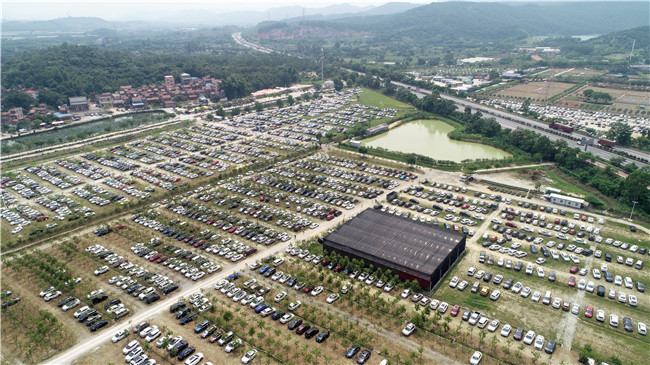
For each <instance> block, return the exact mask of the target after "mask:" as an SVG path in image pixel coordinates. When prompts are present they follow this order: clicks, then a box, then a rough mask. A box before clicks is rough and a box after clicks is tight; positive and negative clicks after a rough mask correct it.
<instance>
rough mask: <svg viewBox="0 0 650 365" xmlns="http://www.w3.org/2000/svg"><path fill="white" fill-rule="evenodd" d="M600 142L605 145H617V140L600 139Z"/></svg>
mask: <svg viewBox="0 0 650 365" xmlns="http://www.w3.org/2000/svg"><path fill="white" fill-rule="evenodd" d="M598 144H599V145H601V146H604V147H614V146H615V145H616V142H614V141H608V140H606V139H599V140H598Z"/></svg>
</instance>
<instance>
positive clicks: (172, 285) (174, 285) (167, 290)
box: [162, 284, 178, 294]
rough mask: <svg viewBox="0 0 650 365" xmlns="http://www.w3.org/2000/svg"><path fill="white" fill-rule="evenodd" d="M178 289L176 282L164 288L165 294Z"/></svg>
mask: <svg viewBox="0 0 650 365" xmlns="http://www.w3.org/2000/svg"><path fill="white" fill-rule="evenodd" d="M176 289H178V285H176V284H169V285H167V286H166V287H164V288H163V289H162V292H163V294H169V293H171V292H173V291H174V290H176Z"/></svg>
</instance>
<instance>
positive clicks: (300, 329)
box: [296, 323, 311, 335]
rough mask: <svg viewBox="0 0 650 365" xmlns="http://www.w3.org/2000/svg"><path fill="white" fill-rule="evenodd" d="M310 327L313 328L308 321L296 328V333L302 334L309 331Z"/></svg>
mask: <svg viewBox="0 0 650 365" xmlns="http://www.w3.org/2000/svg"><path fill="white" fill-rule="evenodd" d="M310 328H311V326H310V325H308V324H307V323H304V324H301V325H300V326H298V328H297V329H296V334H299V335H302V334H303V333H305V332H307V331H308V330H309V329H310Z"/></svg>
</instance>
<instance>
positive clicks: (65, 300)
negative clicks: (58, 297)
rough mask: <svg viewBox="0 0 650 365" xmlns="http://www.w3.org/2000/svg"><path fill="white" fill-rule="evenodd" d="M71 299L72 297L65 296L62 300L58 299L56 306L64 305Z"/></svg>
mask: <svg viewBox="0 0 650 365" xmlns="http://www.w3.org/2000/svg"><path fill="white" fill-rule="evenodd" d="M73 300H74V297H67V298H65V299H63V300H62V301H60V302H59V304H57V305H56V306H57V307H59V308H61V307H63V306H64V305H66V304H67V303H68V302H71V301H73Z"/></svg>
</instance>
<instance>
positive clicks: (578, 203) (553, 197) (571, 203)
mask: <svg viewBox="0 0 650 365" xmlns="http://www.w3.org/2000/svg"><path fill="white" fill-rule="evenodd" d="M547 197H548V199H549V201H550V202H551V203H553V204H559V205H565V206H567V207H571V208H578V209H580V208H582V207H583V206H584V205H585V201H584V199H578V198H572V197H570V196H565V195H560V194H555V193H553V194H549V195H547Z"/></svg>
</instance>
